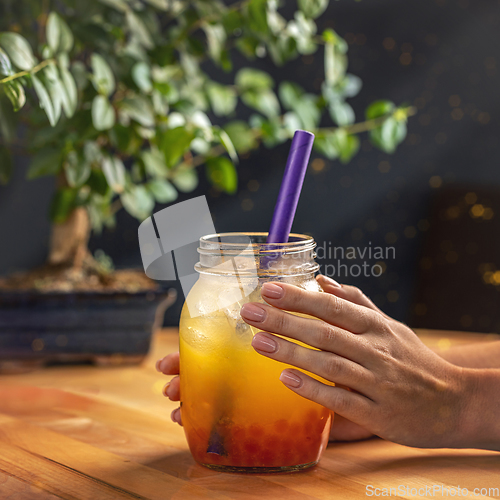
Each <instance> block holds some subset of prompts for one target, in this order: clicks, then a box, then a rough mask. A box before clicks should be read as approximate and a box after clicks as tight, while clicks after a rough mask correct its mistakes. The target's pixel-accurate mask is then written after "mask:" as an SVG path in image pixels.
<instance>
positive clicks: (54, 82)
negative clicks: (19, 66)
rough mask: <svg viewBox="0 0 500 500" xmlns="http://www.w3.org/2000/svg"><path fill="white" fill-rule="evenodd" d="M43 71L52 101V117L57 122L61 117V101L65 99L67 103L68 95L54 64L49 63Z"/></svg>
mask: <svg viewBox="0 0 500 500" xmlns="http://www.w3.org/2000/svg"><path fill="white" fill-rule="evenodd" d="M43 73H44V76H45V81H46V85H47V88H48V91H49V94H50V98H51V101H52V107H53V110H54V119H55V121H56V123H57V122H58V121H59V118H60V117H61V110H62V105H63V101H65V102H66V105H67V102H68V96H67V94H66V90H65V89H64V87H63V85H62V83H61V81H60V80H59V72H58V71H57V67H56V66H55V65H52V64H50V65H49V66H47V67H46V68H45V69H44V71H43Z"/></svg>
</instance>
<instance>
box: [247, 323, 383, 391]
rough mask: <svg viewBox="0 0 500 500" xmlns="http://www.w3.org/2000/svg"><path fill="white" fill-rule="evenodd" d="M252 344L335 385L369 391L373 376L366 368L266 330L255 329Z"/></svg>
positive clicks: (258, 349)
mask: <svg viewBox="0 0 500 500" xmlns="http://www.w3.org/2000/svg"><path fill="white" fill-rule="evenodd" d="M252 347H253V348H254V349H255V350H256V351H257V352H258V353H259V354H262V355H263V356H266V357H268V358H271V359H275V360H276V361H280V362H282V363H287V364H289V365H293V366H296V367H297V368H302V369H304V370H307V371H309V372H311V373H314V374H315V375H319V376H320V377H323V378H324V379H326V380H329V381H330V382H334V383H335V384H347V383H348V384H349V386H350V387H352V388H354V389H356V390H358V391H360V390H363V393H364V394H366V392H365V391H369V389H370V388H371V387H372V386H373V375H372V374H371V372H370V371H368V370H367V369H366V368H363V367H362V366H361V365H359V364H357V363H354V362H353V361H351V360H349V359H346V358H343V357H342V356H337V355H336V354H333V353H331V352H325V351H316V350H314V349H308V348H307V347H303V346H300V345H298V344H295V343H293V342H290V341H288V340H286V339H282V338H279V337H277V336H275V335H271V334H270V333H266V332H258V333H256V334H255V336H254V337H253V339H252Z"/></svg>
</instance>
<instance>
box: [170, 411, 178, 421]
mask: <svg viewBox="0 0 500 500" xmlns="http://www.w3.org/2000/svg"><path fill="white" fill-rule="evenodd" d="M178 409H179V408H176V409H175V410H172V413H171V414H170V418H171V420H173V421H174V422H177V420H175V418H174V413H175V412H176V411H177V410H178Z"/></svg>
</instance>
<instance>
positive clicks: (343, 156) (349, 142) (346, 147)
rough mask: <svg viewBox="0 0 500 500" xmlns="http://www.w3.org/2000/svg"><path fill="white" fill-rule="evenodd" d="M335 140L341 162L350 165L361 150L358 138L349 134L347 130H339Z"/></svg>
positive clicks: (336, 132) (335, 133)
mask: <svg viewBox="0 0 500 500" xmlns="http://www.w3.org/2000/svg"><path fill="white" fill-rule="evenodd" d="M334 138H335V141H336V145H337V150H338V152H339V157H340V161H341V162H342V163H349V161H350V160H351V158H352V157H353V156H354V155H355V154H356V153H357V152H358V150H359V138H358V136H356V135H351V134H348V133H347V132H346V131H345V130H343V129H339V130H336V131H335V132H334Z"/></svg>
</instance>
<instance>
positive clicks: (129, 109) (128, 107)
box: [119, 96, 156, 127]
mask: <svg viewBox="0 0 500 500" xmlns="http://www.w3.org/2000/svg"><path fill="white" fill-rule="evenodd" d="M119 110H120V114H122V115H125V116H127V117H128V118H130V119H131V120H135V121H136V122H137V123H140V124H141V125H142V126H143V127H154V126H155V124H156V121H155V116H154V111H153V107H152V105H151V102H150V101H149V100H148V99H147V98H146V97H143V96H135V97H127V98H125V99H123V101H122V102H121V103H120V108H119Z"/></svg>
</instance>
